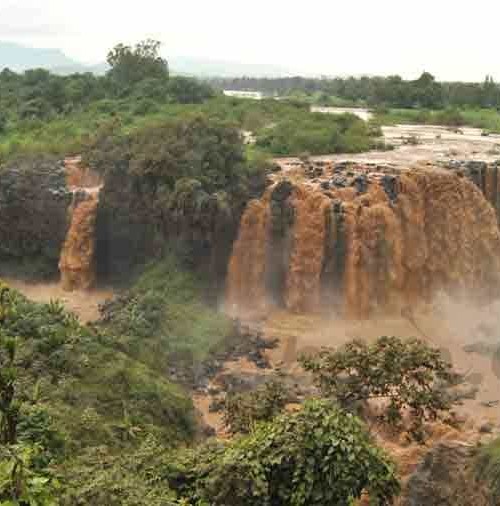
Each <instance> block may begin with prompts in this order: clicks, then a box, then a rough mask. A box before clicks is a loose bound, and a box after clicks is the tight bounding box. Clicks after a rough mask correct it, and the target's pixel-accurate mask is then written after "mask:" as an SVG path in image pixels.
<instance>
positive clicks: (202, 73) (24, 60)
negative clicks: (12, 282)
mask: <svg viewBox="0 0 500 506" xmlns="http://www.w3.org/2000/svg"><path fill="white" fill-rule="evenodd" d="M168 62H169V66H170V70H171V72H172V73H173V74H181V75H189V76H194V77H243V76H245V77H287V76H292V75H296V74H295V73H293V72H291V71H290V70H289V69H286V68H284V67H281V66H279V65H265V64H264V65H261V64H253V63H236V62H227V61H221V60H206V59H202V58H192V57H179V56H174V57H170V58H168ZM3 68H10V69H11V70H14V71H16V72H23V71H24V70H28V69H32V68H44V69H48V70H51V71H52V72H54V73H56V74H62V75H67V74H74V73H77V72H92V73H94V74H104V72H106V70H107V68H108V66H107V64H106V63H100V64H97V65H84V64H82V63H80V62H78V61H75V60H73V59H71V58H69V57H68V56H66V55H65V54H64V52H63V51H61V50H60V49H42V48H32V47H26V46H22V45H20V44H14V43H12V42H2V41H0V70H1V69H3Z"/></svg>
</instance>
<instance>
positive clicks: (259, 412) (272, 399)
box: [224, 379, 288, 433]
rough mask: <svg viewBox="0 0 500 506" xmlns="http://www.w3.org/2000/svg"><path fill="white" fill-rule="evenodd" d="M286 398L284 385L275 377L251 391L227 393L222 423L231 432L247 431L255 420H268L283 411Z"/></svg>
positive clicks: (286, 393)
mask: <svg viewBox="0 0 500 506" xmlns="http://www.w3.org/2000/svg"><path fill="white" fill-rule="evenodd" d="M287 399H288V392H287V390H286V387H285V386H284V385H283V383H282V382H281V381H278V380H276V379H273V380H269V381H267V382H266V383H265V384H264V385H262V386H260V387H259V388H257V389H256V390H254V391H253V392H246V393H242V394H229V395H228V397H227V398H226V400H225V403H224V423H225V424H226V425H227V427H228V428H229V429H230V430H231V432H233V433H236V432H241V433H248V432H250V430H251V429H252V428H253V426H254V425H255V424H256V423H257V422H269V421H271V420H272V419H273V418H274V417H275V416H277V415H278V414H279V413H280V412H281V411H283V409H284V407H285V405H286V402H287Z"/></svg>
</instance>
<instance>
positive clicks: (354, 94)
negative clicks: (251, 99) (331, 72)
mask: <svg viewBox="0 0 500 506" xmlns="http://www.w3.org/2000/svg"><path fill="white" fill-rule="evenodd" d="M209 84H211V85H212V86H213V87H215V88H217V89H231V90H249V91H261V92H263V93H265V94H266V95H269V96H294V95H295V96H299V95H306V96H308V97H311V98H314V100H315V101H316V102H317V103H319V104H324V105H337V104H338V103H339V101H345V102H346V104H352V105H365V106H370V107H375V106H386V107H396V108H426V109H442V108H446V107H480V108H484V107H499V106H500V85H499V84H497V83H495V82H494V80H493V78H492V77H490V76H487V77H486V79H485V80H484V82H482V83H466V82H438V81H436V79H435V77H434V76H433V75H432V74H430V73H428V72H424V73H423V74H422V75H421V76H420V77H419V78H418V79H415V80H404V79H403V78H402V77H400V76H397V75H396V76H389V77H367V76H363V77H347V78H341V77H337V78H333V79H327V78H321V79H313V78H306V77H283V78H276V79H271V78H262V79H259V78H249V77H242V78H236V79H211V80H210V81H209Z"/></svg>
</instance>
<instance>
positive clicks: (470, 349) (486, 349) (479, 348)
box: [462, 342, 499, 356]
mask: <svg viewBox="0 0 500 506" xmlns="http://www.w3.org/2000/svg"><path fill="white" fill-rule="evenodd" d="M498 348H499V346H498V345H497V344H490V343H484V342H478V343H473V344H467V345H465V346H464V347H463V348H462V349H463V350H464V351H465V352H466V353H477V354H478V355H484V356H492V355H494V354H495V353H496V351H497V350H498Z"/></svg>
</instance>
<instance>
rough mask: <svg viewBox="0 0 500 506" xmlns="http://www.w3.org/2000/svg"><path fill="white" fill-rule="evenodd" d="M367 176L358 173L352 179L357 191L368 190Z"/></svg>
mask: <svg viewBox="0 0 500 506" xmlns="http://www.w3.org/2000/svg"><path fill="white" fill-rule="evenodd" d="M368 184H369V181H368V177H367V176H366V175H365V174H360V175H358V176H356V178H355V179H354V182H353V185H354V187H355V188H356V190H357V192H358V193H366V191H367V190H368Z"/></svg>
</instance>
